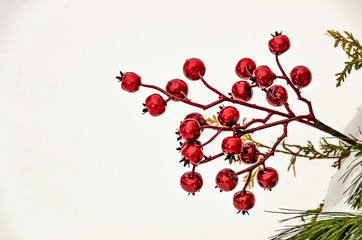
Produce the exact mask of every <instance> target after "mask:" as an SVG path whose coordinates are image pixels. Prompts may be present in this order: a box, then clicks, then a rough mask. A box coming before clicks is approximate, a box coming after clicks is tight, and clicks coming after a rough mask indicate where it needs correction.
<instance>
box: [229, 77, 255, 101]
mask: <svg viewBox="0 0 362 240" xmlns="http://www.w3.org/2000/svg"><path fill="white" fill-rule="evenodd" d="M231 94H232V96H233V98H235V99H238V100H242V101H245V102H247V101H249V100H250V99H251V97H252V96H253V89H252V88H251V87H250V84H249V83H248V82H247V81H239V82H236V83H234V85H233V87H232V88H231Z"/></svg>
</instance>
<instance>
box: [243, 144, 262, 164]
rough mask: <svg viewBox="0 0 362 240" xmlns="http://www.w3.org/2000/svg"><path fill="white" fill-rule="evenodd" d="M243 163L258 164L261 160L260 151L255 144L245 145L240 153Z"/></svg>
mask: <svg viewBox="0 0 362 240" xmlns="http://www.w3.org/2000/svg"><path fill="white" fill-rule="evenodd" d="M240 158H241V161H243V162H244V163H247V164H250V163H256V162H257V161H258V158H259V150H258V148H257V147H256V145H255V144H254V143H253V142H248V143H245V144H244V146H243V149H242V150H241V153H240Z"/></svg>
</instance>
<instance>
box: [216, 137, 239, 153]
mask: <svg viewBox="0 0 362 240" xmlns="http://www.w3.org/2000/svg"><path fill="white" fill-rule="evenodd" d="M241 146H242V141H241V139H240V138H239V137H226V138H224V140H223V141H222V144H221V148H222V152H223V153H225V154H240V152H241Z"/></svg>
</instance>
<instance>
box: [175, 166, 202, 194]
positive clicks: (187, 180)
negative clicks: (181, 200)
mask: <svg viewBox="0 0 362 240" xmlns="http://www.w3.org/2000/svg"><path fill="white" fill-rule="evenodd" d="M202 183H203V181H202V177H201V174H200V173H198V172H194V173H192V172H191V171H190V172H186V173H184V174H183V175H182V177H181V180H180V184H181V187H182V188H183V190H185V191H186V192H189V193H195V192H197V191H198V190H200V189H201V187H202Z"/></svg>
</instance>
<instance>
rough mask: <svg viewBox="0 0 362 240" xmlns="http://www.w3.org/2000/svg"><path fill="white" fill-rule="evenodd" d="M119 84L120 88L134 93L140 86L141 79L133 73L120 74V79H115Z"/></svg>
mask: <svg viewBox="0 0 362 240" xmlns="http://www.w3.org/2000/svg"><path fill="white" fill-rule="evenodd" d="M116 78H117V79H118V80H119V81H120V82H121V87H122V89H123V90H125V91H127V92H136V91H138V89H139V88H140V86H141V77H140V76H138V75H137V74H136V73H133V72H126V73H125V74H123V73H122V72H121V76H120V77H116Z"/></svg>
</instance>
